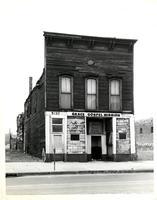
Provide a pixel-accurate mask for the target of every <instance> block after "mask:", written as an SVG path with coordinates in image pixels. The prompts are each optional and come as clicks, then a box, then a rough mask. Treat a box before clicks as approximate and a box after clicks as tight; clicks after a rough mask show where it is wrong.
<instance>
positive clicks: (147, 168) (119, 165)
mask: <svg viewBox="0 0 157 200" xmlns="http://www.w3.org/2000/svg"><path fill="white" fill-rule="evenodd" d="M153 171H154V163H153V161H129V162H105V161H92V162H85V163H80V162H61V161H58V162H56V163H55V170H54V163H53V162H51V163H44V162H8V163H6V176H21V175H39V174H87V173H91V174H92V173H133V172H134V173H137V172H153Z"/></svg>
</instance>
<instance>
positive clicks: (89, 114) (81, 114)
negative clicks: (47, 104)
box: [52, 112, 121, 117]
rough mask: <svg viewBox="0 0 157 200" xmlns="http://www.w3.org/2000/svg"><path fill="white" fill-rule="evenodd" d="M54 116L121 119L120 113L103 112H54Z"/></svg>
mask: <svg viewBox="0 0 157 200" xmlns="http://www.w3.org/2000/svg"><path fill="white" fill-rule="evenodd" d="M52 114H53V115H67V116H79V117H121V114H120V113H102V112H66V113H65V112H52Z"/></svg>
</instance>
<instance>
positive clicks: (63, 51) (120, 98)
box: [24, 32, 136, 161]
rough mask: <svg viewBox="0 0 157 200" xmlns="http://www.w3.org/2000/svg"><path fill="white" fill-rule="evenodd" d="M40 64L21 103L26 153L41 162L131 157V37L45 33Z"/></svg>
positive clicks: (132, 157)
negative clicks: (26, 96)
mask: <svg viewBox="0 0 157 200" xmlns="http://www.w3.org/2000/svg"><path fill="white" fill-rule="evenodd" d="M44 39H45V55H44V57H45V67H44V70H43V73H42V75H41V77H40V79H39V80H38V82H37V84H36V86H35V87H34V88H33V90H32V91H31V92H30V94H29V96H28V98H27V99H26V102H25V112H24V113H25V114H24V115H25V122H24V146H25V151H26V152H28V153H31V154H33V155H36V156H39V157H41V156H43V158H44V160H46V161H52V160H53V159H54V152H55V159H56V160H63V161H90V160H93V159H94V160H104V161H105V160H114V161H121V160H133V159H135V158H136V152H135V132H134V101H133V49H134V43H135V42H136V40H131V39H116V38H102V37H92V36H80V35H69V34H59V33H49V32H45V33H44Z"/></svg>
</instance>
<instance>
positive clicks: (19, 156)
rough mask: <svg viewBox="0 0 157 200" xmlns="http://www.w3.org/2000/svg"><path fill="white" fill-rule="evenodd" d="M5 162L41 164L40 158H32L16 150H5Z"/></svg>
mask: <svg viewBox="0 0 157 200" xmlns="http://www.w3.org/2000/svg"><path fill="white" fill-rule="evenodd" d="M5 160H6V162H42V160H41V159H40V158H36V157H33V156H31V155H28V154H25V153H23V152H21V151H18V150H10V149H6V153H5Z"/></svg>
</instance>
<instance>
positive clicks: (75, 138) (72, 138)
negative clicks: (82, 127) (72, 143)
mask: <svg viewBox="0 0 157 200" xmlns="http://www.w3.org/2000/svg"><path fill="white" fill-rule="evenodd" d="M71 140H79V135H78V134H77V135H74V134H72V135H71Z"/></svg>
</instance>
